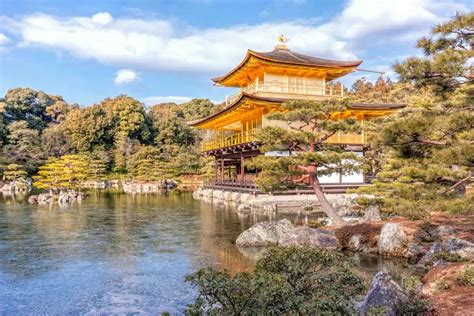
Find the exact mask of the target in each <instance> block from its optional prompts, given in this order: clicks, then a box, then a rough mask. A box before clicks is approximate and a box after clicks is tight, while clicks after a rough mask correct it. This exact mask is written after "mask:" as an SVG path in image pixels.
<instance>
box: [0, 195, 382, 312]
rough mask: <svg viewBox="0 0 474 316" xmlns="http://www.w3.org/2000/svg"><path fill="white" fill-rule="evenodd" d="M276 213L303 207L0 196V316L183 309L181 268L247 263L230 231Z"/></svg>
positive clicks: (297, 217)
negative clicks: (56, 201)
mask: <svg viewBox="0 0 474 316" xmlns="http://www.w3.org/2000/svg"><path fill="white" fill-rule="evenodd" d="M310 216H311V215H310ZM282 217H287V218H290V219H291V220H293V221H295V222H299V223H301V222H302V221H305V220H307V218H308V214H284V213H274V212H270V213H268V214H251V215H248V216H239V215H237V213H236V212H235V210H234V209H232V208H231V207H229V206H224V207H215V206H213V205H212V204H207V203H205V202H202V201H196V200H193V199H192V196H191V195H190V194H186V193H179V192H174V193H171V194H168V195H159V194H158V195H152V194H150V195H130V194H99V193H95V194H91V195H90V196H89V197H88V198H87V199H86V200H84V201H83V202H82V203H76V204H73V205H71V206H69V207H66V208H64V207H59V206H51V207H49V206H47V207H40V206H36V205H30V204H26V203H19V202H18V201H15V202H12V201H11V199H10V198H4V199H3V200H2V198H1V197H0V314H15V315H17V314H65V313H72V314H84V313H97V314H104V313H105V314H107V313H113V314H115V313H153V314H156V313H158V312H160V311H165V310H167V311H170V312H175V313H176V312H179V311H182V310H183V309H184V307H185V305H186V304H187V303H188V302H189V301H190V300H191V299H192V297H193V295H194V294H195V293H194V291H193V289H192V288H190V287H189V285H187V284H185V283H184V282H183V280H184V277H185V275H187V274H189V273H191V272H194V271H196V270H197V269H199V268H201V267H204V266H208V265H212V266H215V267H217V268H219V269H226V270H228V271H230V272H231V273H235V272H237V271H243V270H249V269H251V268H252V267H253V264H254V260H255V259H256V258H258V256H259V255H261V252H260V251H258V250H257V251H254V252H253V253H252V251H251V250H249V249H247V250H244V251H239V250H238V249H237V247H236V246H235V245H234V241H235V239H236V238H237V236H238V235H239V233H240V232H242V231H243V230H245V229H247V228H248V227H250V226H251V225H252V224H253V223H255V222H257V221H261V220H268V219H278V218H282ZM377 264H378V263H375V264H374V263H370V265H371V266H376V265H377ZM377 269H378V267H377ZM366 273H367V274H368V275H369V274H371V273H372V274H373V272H371V271H369V272H366Z"/></svg>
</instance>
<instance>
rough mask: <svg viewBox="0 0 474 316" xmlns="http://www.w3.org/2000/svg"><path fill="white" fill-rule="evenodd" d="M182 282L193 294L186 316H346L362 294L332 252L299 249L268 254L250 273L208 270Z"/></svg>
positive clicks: (355, 279) (353, 276)
mask: <svg viewBox="0 0 474 316" xmlns="http://www.w3.org/2000/svg"><path fill="white" fill-rule="evenodd" d="M187 281H188V282H190V283H191V284H193V285H194V286H196V287H198V288H199V296H198V298H197V299H196V301H195V302H194V303H193V304H191V305H189V306H188V308H187V310H186V313H187V314H188V315H202V314H206V315H216V314H224V315H226V314H231V315H240V314H245V315H266V314H350V313H352V312H354V306H353V303H352V301H351V299H352V297H353V296H354V295H356V294H359V293H361V291H362V290H363V289H364V286H363V281H362V279H361V278H360V277H359V276H357V275H356V274H354V273H353V272H351V271H350V270H349V267H348V265H347V263H346V262H344V260H342V256H341V255H340V254H338V253H337V252H334V251H331V250H326V249H314V248H300V247H277V248H271V249H270V250H269V251H268V253H267V254H266V255H265V257H263V258H262V259H260V260H259V261H258V262H257V265H256V268H255V271H254V272H253V273H246V272H244V273H237V274H236V275H235V276H233V277H232V276H230V275H229V274H228V273H227V272H220V271H216V270H214V269H211V268H208V269H202V270H200V271H198V272H196V273H194V274H192V275H189V276H188V277H187Z"/></svg>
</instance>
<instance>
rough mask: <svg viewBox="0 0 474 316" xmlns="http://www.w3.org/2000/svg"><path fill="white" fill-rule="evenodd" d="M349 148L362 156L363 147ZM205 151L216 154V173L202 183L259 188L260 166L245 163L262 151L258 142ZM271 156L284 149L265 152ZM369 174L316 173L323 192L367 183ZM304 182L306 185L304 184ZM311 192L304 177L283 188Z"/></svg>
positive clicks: (209, 186) (213, 185)
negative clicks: (318, 175)
mask: <svg viewBox="0 0 474 316" xmlns="http://www.w3.org/2000/svg"><path fill="white" fill-rule="evenodd" d="M348 150H350V151H352V152H354V153H356V154H357V155H358V156H363V149H362V147H360V146H359V147H352V148H348ZM207 154H208V155H212V156H214V157H215V170H216V172H215V174H216V177H215V179H214V180H212V181H209V182H208V183H206V185H205V187H208V188H213V189H223V190H225V189H228V190H233V191H248V192H259V189H258V186H257V185H256V177H257V176H258V173H259V170H249V169H248V168H246V167H245V162H246V161H247V160H249V159H251V158H253V157H256V156H258V155H262V153H261V152H260V151H259V149H258V144H257V143H248V144H239V145H238V146H231V147H227V148H220V149H217V150H213V151H209V152H208V153H207ZM266 155H270V156H285V155H288V153H285V152H271V153H266ZM369 178H370V177H368V176H367V175H365V174H364V173H363V172H362V171H360V172H355V173H352V174H349V175H344V174H340V173H333V174H331V175H327V176H320V177H318V179H319V181H320V183H321V185H322V187H323V189H325V191H326V192H329V191H331V192H332V191H334V193H341V192H345V191H346V190H347V189H352V188H357V187H359V186H363V185H366V184H367V182H368V181H367V180H368V179H369ZM305 185H306V186H305ZM310 192H312V190H311V188H310V187H309V183H305V182H304V181H303V182H301V183H300V184H299V185H298V188H297V189H293V190H290V191H286V192H285V193H295V194H300V193H310Z"/></svg>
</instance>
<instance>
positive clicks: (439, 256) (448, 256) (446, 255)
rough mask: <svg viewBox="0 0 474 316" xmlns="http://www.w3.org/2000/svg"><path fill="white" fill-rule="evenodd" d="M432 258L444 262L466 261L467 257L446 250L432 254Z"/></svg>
mask: <svg viewBox="0 0 474 316" xmlns="http://www.w3.org/2000/svg"><path fill="white" fill-rule="evenodd" d="M433 257H434V260H435V261H436V260H444V261H446V262H466V261H468V260H469V259H468V258H466V257H463V256H460V255H458V254H452V253H450V252H448V251H441V252H438V253H436V254H434V256H433Z"/></svg>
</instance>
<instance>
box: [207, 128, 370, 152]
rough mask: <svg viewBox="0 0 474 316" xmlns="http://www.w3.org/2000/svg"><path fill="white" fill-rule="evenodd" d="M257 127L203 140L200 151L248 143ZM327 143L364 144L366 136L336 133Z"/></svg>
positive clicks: (253, 138) (251, 140)
mask: <svg viewBox="0 0 474 316" xmlns="http://www.w3.org/2000/svg"><path fill="white" fill-rule="evenodd" d="M257 131H258V129H253V130H250V131H247V132H243V133H235V134H232V135H230V136H227V137H225V138H224V139H219V140H214V141H209V142H203V143H201V150H202V151H209V150H215V149H219V148H224V147H229V146H234V145H239V144H245V143H250V142H253V141H255V140H256V137H255V135H256V132H257ZM326 143H328V144H340V145H341V144H344V145H364V144H366V143H367V137H366V135H365V134H355V133H348V134H345V133H340V132H338V133H336V134H334V135H332V136H331V137H329V138H328V139H327V140H326Z"/></svg>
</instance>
